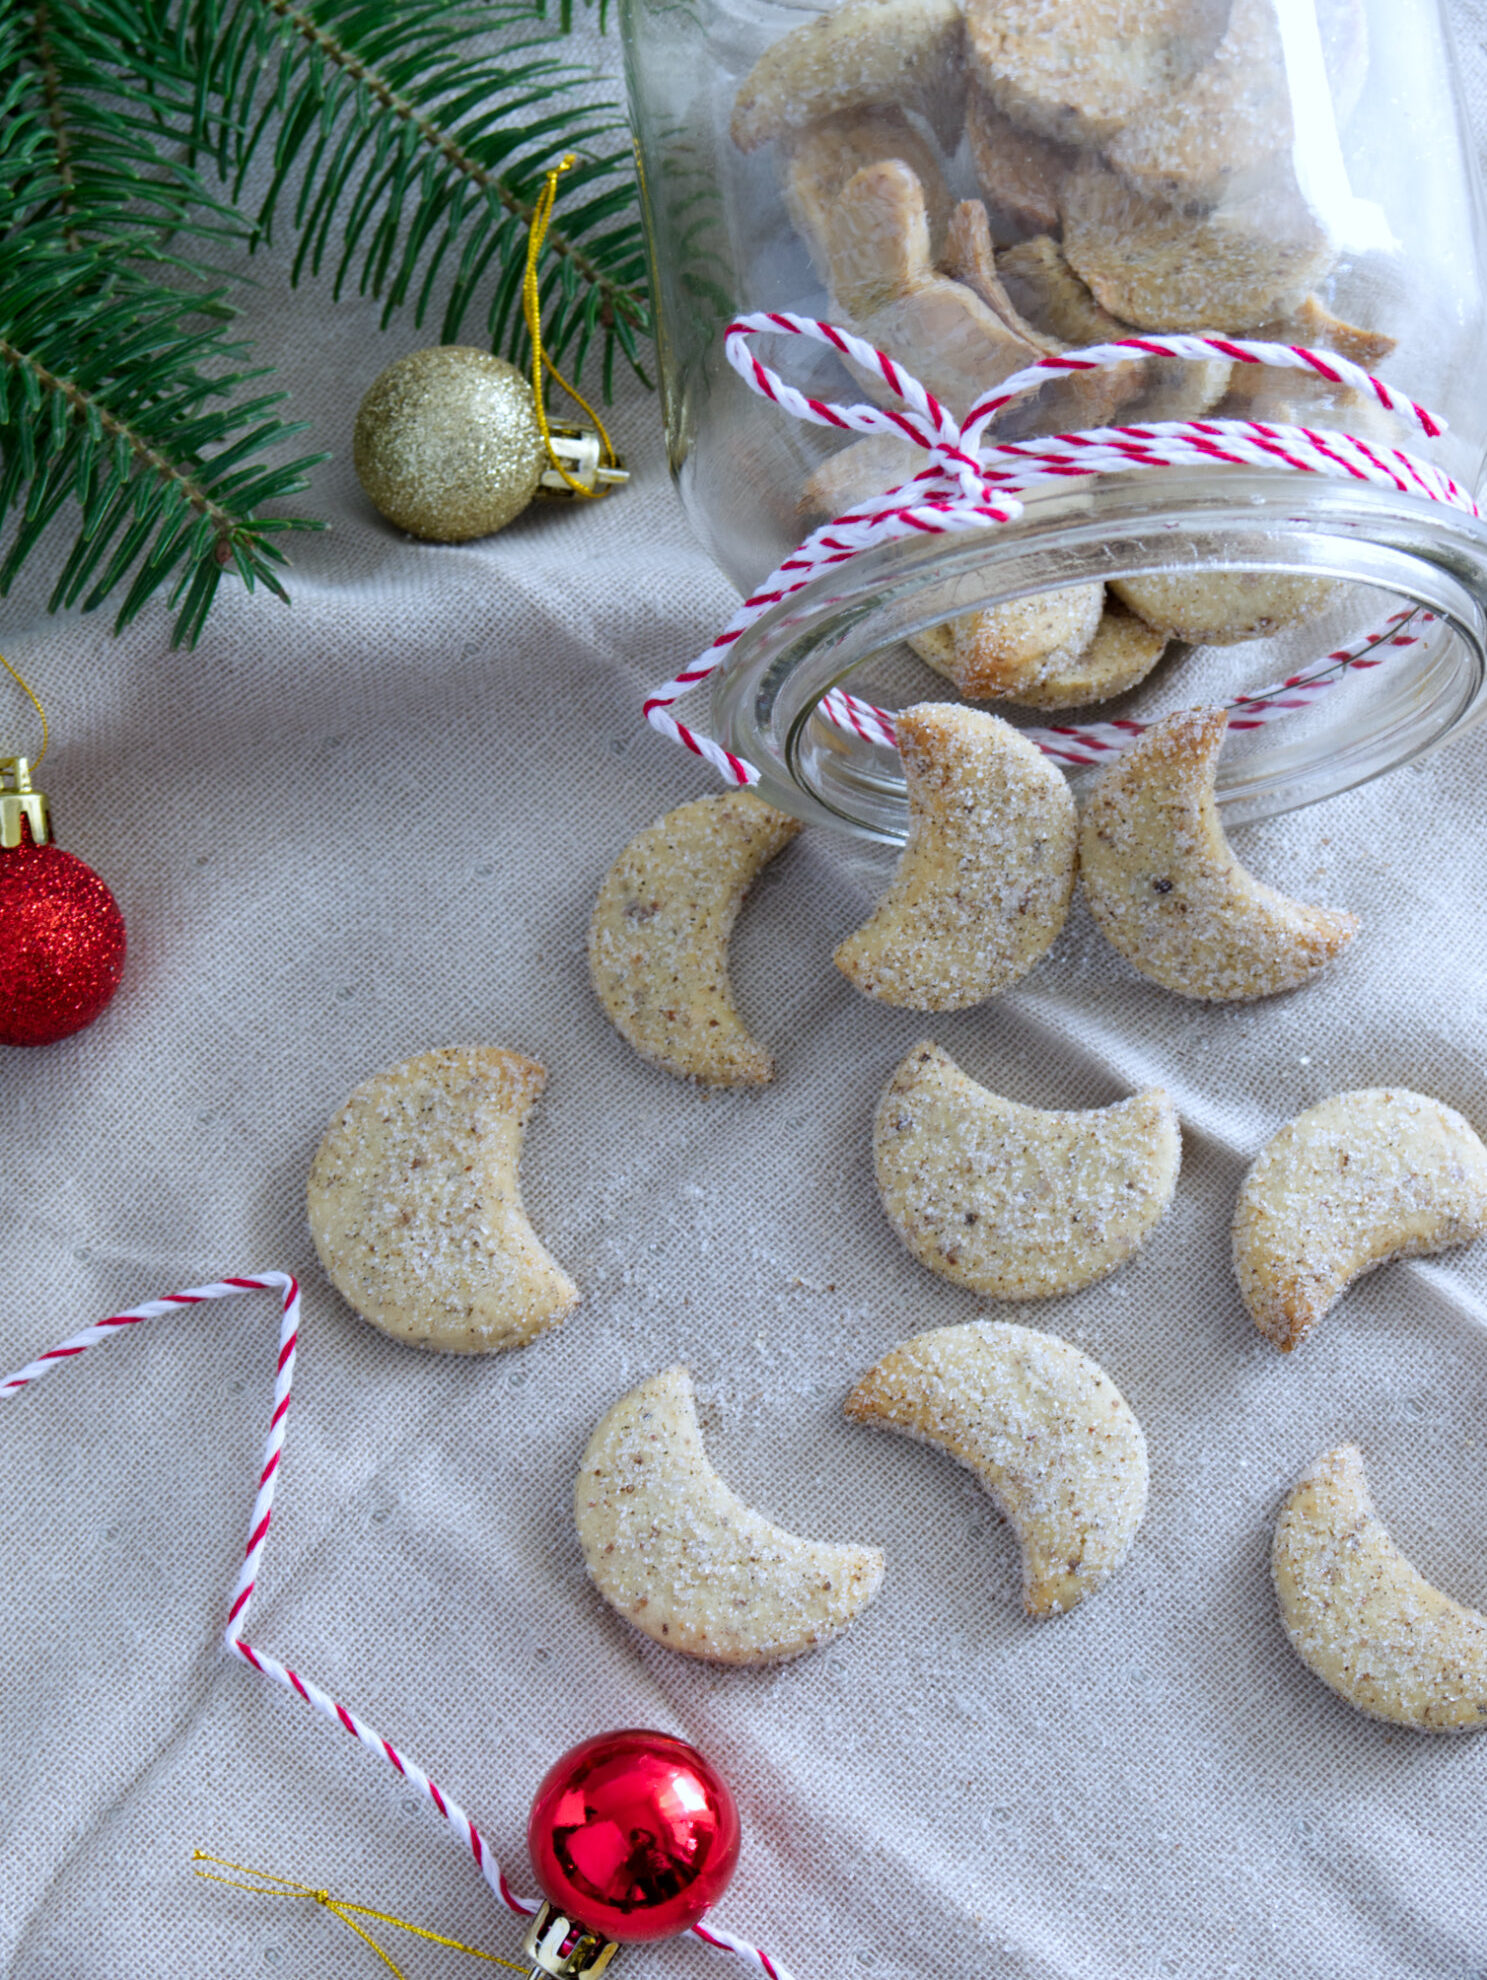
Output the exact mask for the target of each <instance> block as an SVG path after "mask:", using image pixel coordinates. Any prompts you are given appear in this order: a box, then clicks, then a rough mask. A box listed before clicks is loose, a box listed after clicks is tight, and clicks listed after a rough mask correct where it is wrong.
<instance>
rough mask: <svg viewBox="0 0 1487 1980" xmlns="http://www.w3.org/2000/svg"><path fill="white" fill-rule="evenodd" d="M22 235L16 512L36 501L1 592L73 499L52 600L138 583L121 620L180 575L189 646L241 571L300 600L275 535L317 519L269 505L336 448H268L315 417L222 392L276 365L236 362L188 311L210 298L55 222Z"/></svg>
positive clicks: (52, 605) (1, 461)
mask: <svg viewBox="0 0 1487 1980" xmlns="http://www.w3.org/2000/svg"><path fill="white" fill-rule="evenodd" d="M10 236H11V247H12V251H14V250H15V248H16V247H17V246H19V247H20V249H21V251H22V258H21V262H20V272H19V273H17V274H12V275H10V276H9V277H8V279H7V281H6V283H5V284H4V287H3V290H0V513H7V512H10V511H13V510H19V512H20V515H19V522H18V525H17V527H16V530H15V534H14V536H13V538H12V540H11V543H10V546H9V549H8V551H7V553H6V555H5V557H4V560H3V562H0V595H3V594H5V593H8V591H9V589H10V586H11V584H12V582H13V581H14V578H15V576H16V574H17V572H18V571H19V570H20V568H21V566H22V564H23V563H24V562H25V560H26V558H27V557H28V556H29V555H30V553H31V551H32V550H33V549H34V548H35V546H36V543H37V542H38V541H39V539H40V537H41V536H42V534H43V533H44V532H45V531H46V529H47V528H48V527H49V526H50V524H51V523H52V522H53V520H54V519H55V518H56V516H57V514H58V513H59V511H60V510H61V508H62V507H63V505H64V504H65V503H66V502H67V501H69V500H75V501H76V502H77V504H78V505H79V508H80V510H81V517H80V526H79V530H78V534H77V537H76V540H75V542H74V545H73V548H72V552H71V554H70V555H69V557H68V559H67V561H66V563H65V565H64V566H63V569H62V572H61V575H60V576H59V578H58V580H57V583H56V586H55V588H54V590H53V592H52V596H51V599H50V601H49V609H51V610H53V611H55V610H57V609H58V608H59V607H61V606H68V605H76V604H80V605H81V607H82V609H83V610H84V611H91V610H93V609H94V608H95V607H96V606H98V605H100V604H101V603H102V602H103V601H104V599H105V598H106V597H108V596H110V595H111V594H112V593H114V592H115V591H116V590H118V589H119V588H120V587H121V586H123V585H125V583H126V580H127V581H128V585H127V590H126V591H125V594H124V598H123V602H122V604H121V605H120V606H119V608H118V613H117V617H116V620H115V627H116V630H117V629H121V628H122V627H123V626H125V625H127V624H128V623H129V621H130V620H131V619H133V618H134V617H135V616H136V614H137V613H138V612H139V611H140V609H141V607H142V606H143V605H144V604H145V603H146V601H147V600H148V599H150V598H151V597H153V596H154V594H155V593H156V592H157V591H159V590H160V589H161V588H162V587H164V586H166V585H167V584H170V585H171V586H172V589H171V592H170V602H171V603H172V605H174V606H176V607H178V608H179V613H178V618H177V621H176V628H175V638H176V641H177V642H180V641H182V640H185V641H187V642H191V641H194V640H195V638H196V636H197V634H198V633H199V631H200V629H201V626H202V623H203V622H204V620H205V618H206V614H207V612H208V611H209V609H210V607H211V604H212V600H213V598H214V597H215V595H216V591H217V588H218V585H219V583H220V581H221V578H222V576H223V574H224V573H225V572H226V571H228V570H231V571H234V572H235V573H236V574H237V575H238V576H239V577H240V578H241V579H242V581H243V582H244V583H245V584H246V585H247V586H248V588H249V589H250V590H251V589H252V588H253V587H254V586H255V585H258V584H263V585H265V586H266V587H267V588H268V589H269V590H270V591H272V592H273V593H274V594H275V595H276V596H278V597H280V598H284V597H286V593H285V591H284V587H283V584H282V583H281V581H280V579H279V577H278V576H277V574H276V572H275V570H274V566H275V565H276V564H282V563H283V562H284V561H285V559H284V555H283V552H282V551H281V550H280V549H279V548H278V546H277V544H276V543H275V542H274V541H273V540H272V539H273V538H274V537H275V536H277V535H279V534H281V533H283V532H284V531H286V530H290V529H305V528H317V527H319V525H318V524H316V523H313V522H309V521H307V520H305V519H303V518H300V517H294V516H277V515H273V516H268V515H264V514H262V513H261V511H262V509H263V507H264V505H265V504H267V503H271V502H275V501H277V500H279V499H280V498H281V497H283V496H286V495H290V494H294V493H297V492H298V491H299V490H300V489H302V488H303V487H304V486H305V477H306V470H307V469H308V468H309V467H311V466H312V465H313V464H314V461H315V460H317V459H323V458H324V457H323V456H314V457H310V458H301V459H298V460H293V461H288V462H283V463H266V462H263V461H260V460H258V459H257V458H256V457H257V456H258V455H260V454H262V453H263V451H264V450H265V449H266V448H268V447H270V446H273V445H275V444H276V443H278V442H280V441H283V440H285V439H287V438H289V437H290V436H292V435H293V434H294V433H296V432H298V431H300V430H301V429H300V428H299V427H298V426H296V425H293V424H289V423H286V422H284V421H282V420H280V419H278V418H276V417H274V416H272V415H273V408H274V406H275V405H276V404H278V403H279V401H280V399H281V397H282V395H277V394H273V395H262V394H260V395H258V396H255V397H251V398H246V399H245V398H242V397H241V396H239V397H237V398H236V399H235V402H233V403H230V404H225V405H224V404H219V403H217V402H218V401H220V400H222V399H224V398H228V397H229V396H230V395H233V394H240V393H241V390H242V388H243V387H244V386H246V385H248V384H250V383H251V382H252V381H253V380H254V379H255V378H256V377H257V376H259V375H261V374H256V373H253V372H246V371H242V370H230V369H229V370H225V371H224V370H223V369H221V367H223V366H224V365H227V366H230V365H231V364H232V363H233V361H234V360H236V359H239V358H240V357H241V356H242V349H241V347H240V346H239V345H236V344H233V343H231V342H230V341H228V339H227V336H226V333H225V331H224V329H223V326H222V324H221V323H220V322H213V321H210V320H208V321H207V322H206V323H205V324H204V325H201V324H198V325H196V326H192V325H191V324H189V323H188V321H187V318H188V317H190V316H192V315H198V316H199V315H202V314H203V313H204V312H202V311H200V310H198V309H197V308H196V306H195V299H191V298H186V299H183V298H182V297H181V296H180V295H179V294H177V293H176V292H174V291H173V290H170V289H168V288H162V287H159V286H158V285H155V284H152V283H150V282H148V281H146V280H145V279H143V278H141V277H137V276H133V275H130V274H128V273H127V272H121V271H120V270H119V268H118V267H117V266H116V265H111V264H110V262H109V259H108V257H106V256H104V255H101V254H100V253H99V252H98V251H97V250H94V249H91V248H88V247H86V246H84V247H81V248H77V249H73V248H68V247H66V246H64V245H62V244H61V243H60V242H59V241H58V240H57V238H56V235H55V232H50V233H48V234H45V235H43V234H40V233H38V231H37V230H36V229H34V228H33V229H31V230H26V229H11V230H10ZM206 300H207V301H208V302H209V303H211V304H213V305H220V298H216V297H211V298H207V299H206ZM205 313H206V314H207V315H208V318H210V312H205ZM131 574H132V575H131Z"/></svg>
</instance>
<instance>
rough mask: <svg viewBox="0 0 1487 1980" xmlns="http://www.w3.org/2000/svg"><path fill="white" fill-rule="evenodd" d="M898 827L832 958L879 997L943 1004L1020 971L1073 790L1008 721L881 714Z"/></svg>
mask: <svg viewBox="0 0 1487 1980" xmlns="http://www.w3.org/2000/svg"><path fill="white" fill-rule="evenodd" d="M894 719H895V726H896V728H897V732H898V745H899V749H900V751H901V752H902V755H903V762H904V782H905V784H906V785H907V787H908V796H909V837H908V843H907V844H906V845H905V847H904V851H903V857H902V858H901V859H900V861H899V865H898V871H897V873H896V874H895V875H894V878H893V881H892V883H891V885H890V886H889V888H888V891H887V893H885V894H884V896H883V898H882V900H881V901H879V903H878V905H877V908H876V909H875V910H874V912H873V914H872V915H871V916H870V917H869V919H868V920H867V921H865V922H864V923H863V925H862V927H861V928H859V929H858V930H857V931H856V933H855V934H852V935H849V936H848V937H847V939H846V940H845V941H844V942H843V943H842V944H841V945H840V947H839V948H838V949H837V951H836V955H835V958H834V960H835V962H836V966H837V968H838V969H839V970H840V971H841V972H842V974H843V975H844V976H845V977H846V978H847V979H848V980H849V981H850V982H852V983H855V984H856V986H857V988H858V989H859V990H861V991H863V992H865V994H866V995H867V996H869V997H876V998H877V999H878V1000H879V1002H880V1003H884V1004H899V1005H906V1006H908V1008H910V1009H911V1010H917V1011H955V1010H961V1009H963V1008H964V1007H965V1006H966V1005H968V1004H979V1003H981V1002H982V1001H983V999H985V998H987V997H994V996H995V995H996V993H997V992H998V991H999V990H1005V989H1006V987H1007V985H1008V984H1009V983H1015V982H1016V981H1017V979H1018V977H1020V976H1024V975H1026V973H1027V971H1028V970H1030V969H1031V968H1032V966H1033V964H1034V963H1035V962H1037V961H1038V960H1039V958H1040V957H1041V956H1043V955H1044V954H1045V953H1046V952H1047V950H1048V948H1049V947H1050V945H1051V944H1052V942H1053V940H1054V938H1055V936H1056V935H1057V934H1058V932H1059V930H1060V929H1061V928H1062V927H1063V925H1064V920H1065V917H1066V916H1067V914H1068V912H1069V900H1070V896H1071V895H1072V893H1073V891H1074V861H1075V841H1076V830H1075V819H1074V800H1073V799H1072V798H1071V797H1070V795H1069V787H1068V785H1067V784H1066V783H1065V782H1064V779H1063V776H1062V775H1061V773H1060V772H1059V771H1058V770H1056V769H1055V768H1054V767H1053V765H1052V764H1051V763H1050V762H1049V761H1048V759H1047V757H1046V756H1044V755H1042V754H1041V752H1040V751H1039V750H1038V749H1037V748H1036V747H1035V746H1034V745H1033V744H1032V743H1030V742H1028V741H1027V740H1026V739H1025V738H1024V737H1022V736H1020V735H1019V734H1018V733H1017V731H1016V730H1015V729H1014V728H1013V727H1012V726H1011V724H1010V723H1007V722H1004V721H1002V720H1001V719H1000V717H998V716H995V715H984V714H982V713H981V712H980V711H979V710H976V709H972V708H964V707H961V706H959V705H958V704H956V703H953V702H921V703H919V704H918V705H917V706H916V707H913V708H905V709H903V710H901V711H900V712H899V714H898V715H897V716H896V717H895V718H894Z"/></svg>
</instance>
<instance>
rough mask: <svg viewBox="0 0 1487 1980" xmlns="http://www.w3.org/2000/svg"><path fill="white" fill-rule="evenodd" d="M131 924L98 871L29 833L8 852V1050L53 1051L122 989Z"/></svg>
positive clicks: (4, 965) (0, 1030) (0, 897)
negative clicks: (38, 1048) (20, 1047)
mask: <svg viewBox="0 0 1487 1980" xmlns="http://www.w3.org/2000/svg"><path fill="white" fill-rule="evenodd" d="M123 969H124V917H123V915H122V914H120V912H119V904H118V902H117V901H116V900H115V899H114V897H113V895H112V894H111V893H110V892H109V890H108V888H107V887H106V886H105V885H104V883H103V882H102V881H101V880H100V879H99V877H98V875H97V874H96V873H95V872H94V871H93V869H92V867H91V866H86V865H84V863H83V861H82V860H80V859H77V858H75V857H74V856H73V854H71V853H69V852H64V851H63V850H62V848H61V847H60V846H56V845H53V844H52V843H51V842H50V841H47V842H46V843H45V844H43V845H34V844H33V843H32V840H31V835H30V831H29V829H25V828H23V831H22V837H21V843H20V844H19V845H18V846H6V847H3V848H0V1044H5V1045H51V1044H53V1043H55V1041H56V1040H57V1039H59V1038H66V1037H68V1036H69V1035H70V1034H71V1033H72V1032H74V1031H81V1030H82V1028H83V1026H84V1025H87V1024H91V1023H92V1022H93V1020H94V1018H96V1017H97V1016H98V1013H99V1012H100V1011H101V1010H102V1009H103V1007H104V1005H105V1004H106V1003H107V1002H108V1000H109V998H110V997H112V996H113V994H114V992H115V990H117V989H118V987H119V978H120V976H121V975H122V973H123Z"/></svg>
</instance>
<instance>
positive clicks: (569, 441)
mask: <svg viewBox="0 0 1487 1980" xmlns="http://www.w3.org/2000/svg"><path fill="white" fill-rule="evenodd" d="M547 444H548V446H549V447H550V448H551V449H552V452H553V455H554V456H555V458H556V460H557V462H558V465H559V466H560V467H563V468H566V469H567V471H568V473H569V474H570V475H572V477H573V480H574V481H576V482H577V483H578V485H579V487H580V488H582V489H583V490H584V492H585V493H586V494H593V493H594V491H595V490H596V489H599V488H615V487H623V486H624V484H625V483H626V482H627V481H628V480H629V479H630V470H629V469H628V468H627V467H626V466H625V463H624V462H623V461H622V460H621V459H620V458H619V456H618V455H617V454H616V455H613V456H611V458H610V460H608V461H606V460H605V458H604V455H605V448H604V445H603V442H602V441H601V440H600V437H599V435H598V434H597V433H596V432H595V431H594V429H593V427H592V426H554V425H553V424H552V423H551V422H549V424H548V428H547ZM537 493H538V494H539V495H541V496H542V497H543V498H544V499H547V500H553V501H558V502H572V501H576V500H577V490H575V489H574V488H573V487H572V486H571V485H570V484H569V483H568V482H566V481H565V480H564V479H563V477H562V475H561V474H560V473H559V472H558V467H552V466H549V467H547V468H545V469H544V470H543V473H542V478H541V480H540V481H539V482H538V483H537Z"/></svg>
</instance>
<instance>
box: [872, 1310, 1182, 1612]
mask: <svg viewBox="0 0 1487 1980" xmlns="http://www.w3.org/2000/svg"><path fill="white" fill-rule="evenodd" d="M846 1408H847V1414H848V1416H850V1417H852V1418H853V1419H854V1420H855V1421H857V1422H863V1423H866V1422H876V1423H882V1424H883V1425H885V1426H886V1427H887V1428H888V1429H890V1430H902V1431H903V1432H904V1433H905V1435H906V1436H910V1437H915V1438H917V1439H918V1440H919V1441H920V1442H921V1443H925V1444H934V1445H935V1446H936V1447H937V1448H938V1449H940V1450H942V1451H945V1452H947V1453H948V1454H949V1456H951V1457H953V1458H956V1459H957V1460H958V1461H959V1462H960V1463H961V1464H964V1465H968V1466H969V1467H970V1469H971V1470H972V1471H974V1472H975V1474H976V1476H977V1477H978V1478H979V1479H980V1480H981V1483H982V1484H983V1485H984V1486H985V1488H986V1490H987V1491H988V1492H989V1493H990V1494H991V1496H992V1498H993V1499H995V1501H996V1503H997V1505H998V1506H999V1507H1000V1508H1001V1510H1002V1512H1003V1513H1004V1514H1005V1515H1006V1517H1007V1519H1008V1521H1009V1522H1010V1524H1011V1525H1012V1527H1013V1529H1014V1531H1015V1532H1016V1534H1017V1537H1018V1540H1019V1541H1020V1542H1021V1546H1022V1573H1023V1606H1024V1607H1025V1609H1026V1610H1027V1613H1028V1614H1029V1615H1030V1616H1039V1617H1041V1616H1055V1615H1059V1614H1061V1613H1062V1612H1063V1611H1065V1610H1067V1609H1072V1608H1075V1607H1076V1606H1077V1605H1078V1604H1079V1603H1080V1602H1082V1601H1083V1600H1084V1598H1085V1597H1086V1596H1087V1595H1089V1594H1091V1593H1092V1592H1093V1591H1094V1590H1095V1589H1096V1588H1098V1587H1099V1586H1100V1584H1101V1583H1102V1582H1103V1581H1104V1580H1106V1578H1107V1577H1108V1576H1109V1575H1111V1574H1112V1573H1113V1572H1114V1571H1115V1569H1116V1568H1118V1567H1119V1566H1120V1564H1121V1562H1122V1561H1123V1560H1124V1559H1125V1557H1126V1555H1127V1553H1128V1552H1129V1551H1130V1546H1131V1542H1132V1540H1133V1539H1134V1538H1135V1535H1136V1529H1137V1527H1139V1526H1140V1524H1141V1520H1142V1517H1143V1515H1144V1514H1145V1511H1146V1484H1147V1465H1146V1439H1145V1437H1144V1436H1143V1435H1142V1432H1141V1425H1140V1424H1139V1423H1138V1422H1137V1421H1136V1418H1135V1415H1134V1414H1133V1412H1132V1410H1131V1407H1130V1404H1129V1403H1127V1402H1126V1400H1125V1398H1124V1397H1123V1396H1122V1395H1121V1393H1120V1391H1119V1390H1118V1389H1117V1388H1116V1386H1115V1384H1114V1383H1113V1382H1112V1381H1111V1379H1110V1377H1109V1376H1108V1375H1107V1374H1106V1373H1105V1371H1104V1369H1103V1368H1101V1367H1100V1366H1099V1365H1098V1363H1096V1362H1094V1361H1091V1360H1090V1358H1089V1356H1088V1355H1086V1354H1081V1353H1080V1352H1079V1350H1078V1349H1077V1348H1073V1347H1070V1346H1069V1344H1068V1342H1067V1341H1061V1340H1057V1339H1055V1338H1054V1336H1053V1335H1052V1334H1035V1333H1033V1332H1032V1331H1031V1330H1030V1329H1029V1328H1027V1327H1015V1326H1013V1325H1012V1324H1011V1323H1010V1321H1006V1320H973V1321H972V1322H971V1323H970V1325H969V1326H964V1327H939V1328H936V1329H935V1331H934V1332H933V1333H928V1334H919V1335H916V1336H915V1338H914V1339H913V1340H910V1341H905V1342H904V1343H903V1344H902V1345H901V1346H899V1347H896V1348H894V1349H893V1351H892V1352H891V1353H890V1354H886V1355H884V1357H883V1359H882V1360H881V1361H880V1362H879V1363H878V1364H877V1366H876V1367H875V1368H871V1369H869V1370H868V1372H867V1374H866V1375H864V1376H863V1378H862V1380H861V1381H860V1382H859V1383H858V1384H857V1386H856V1388H855V1389H854V1390H853V1391H852V1393H851V1395H850V1396H848V1398H847V1404H846Z"/></svg>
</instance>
